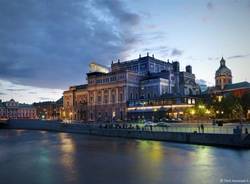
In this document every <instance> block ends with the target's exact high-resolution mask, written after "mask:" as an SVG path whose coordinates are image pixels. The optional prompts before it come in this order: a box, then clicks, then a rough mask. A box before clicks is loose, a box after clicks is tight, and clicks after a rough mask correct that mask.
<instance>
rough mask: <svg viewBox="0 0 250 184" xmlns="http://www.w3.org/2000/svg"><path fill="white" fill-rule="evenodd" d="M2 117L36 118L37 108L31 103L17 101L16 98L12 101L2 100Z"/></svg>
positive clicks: (0, 116)
mask: <svg viewBox="0 0 250 184" xmlns="http://www.w3.org/2000/svg"><path fill="white" fill-rule="evenodd" d="M0 118H8V119H36V118H37V115H36V109H35V108H34V107H33V106H32V105H29V104H22V103H18V102H16V101H15V100H14V99H11V100H10V101H6V102H2V101H0Z"/></svg>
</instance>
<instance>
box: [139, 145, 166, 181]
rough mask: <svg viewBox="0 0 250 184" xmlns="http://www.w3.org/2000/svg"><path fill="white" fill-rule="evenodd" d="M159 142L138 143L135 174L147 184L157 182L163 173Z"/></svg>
mask: <svg viewBox="0 0 250 184" xmlns="http://www.w3.org/2000/svg"><path fill="white" fill-rule="evenodd" d="M163 150H164V149H163V146H162V143H161V142H157V141H143V140H140V141H138V156H137V158H138V159H137V164H136V166H137V167H136V172H138V175H142V176H144V177H145V180H146V181H148V182H149V183H150V182H151V181H155V180H157V178H159V177H160V176H161V175H162V174H163V172H164V169H163V168H164V161H163V160H164V151H163Z"/></svg>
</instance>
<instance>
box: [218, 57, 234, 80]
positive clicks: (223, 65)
mask: <svg viewBox="0 0 250 184" xmlns="http://www.w3.org/2000/svg"><path fill="white" fill-rule="evenodd" d="M221 75H226V76H232V72H231V70H230V69H229V68H228V67H227V66H226V61H225V60H224V58H223V57H222V58H221V60H220V68H219V69H218V70H217V71H216V76H221Z"/></svg>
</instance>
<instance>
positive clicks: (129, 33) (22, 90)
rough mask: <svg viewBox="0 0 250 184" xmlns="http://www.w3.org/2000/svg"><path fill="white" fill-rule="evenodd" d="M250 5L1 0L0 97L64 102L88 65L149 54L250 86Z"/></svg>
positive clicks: (179, 0) (236, 0)
mask: <svg viewBox="0 0 250 184" xmlns="http://www.w3.org/2000/svg"><path fill="white" fill-rule="evenodd" d="M249 17H250V1H249V0H218V1H215V0H214V1H207V0H190V1H186V0H155V1H152V0H136V1H135V0H126V1H125V0H124V1H122V0H71V1H68V0H53V1H51V0H43V1H39V0H22V1H20V0H11V1H10V0H0V99H3V100H9V99H10V98H15V99H16V100H18V101H20V102H27V103H32V102H34V101H46V100H57V99H58V98H60V97H61V96H62V92H63V90H65V89H67V88H68V86H70V85H75V84H82V83H84V82H85V78H86V76H85V73H86V72H87V71H88V64H89V63H90V62H91V61H96V62H99V63H102V64H106V65H110V63H111V61H112V60H117V59H121V60H126V59H134V58H137V57H138V55H139V54H142V55H146V53H147V52H149V53H150V54H154V55H155V57H157V58H159V59H163V60H167V59H170V60H179V61H180V63H181V68H182V69H184V67H185V65H187V64H191V65H192V66H193V71H194V73H195V74H196V77H197V79H202V80H205V81H207V83H208V85H213V83H214V73H215V70H216V69H217V68H218V66H219V60H220V58H221V57H222V56H224V58H225V59H226V61H227V65H228V67H230V68H231V69H232V72H233V76H234V82H240V81H245V80H247V81H250V74H249V70H250V35H249V34H250V22H249Z"/></svg>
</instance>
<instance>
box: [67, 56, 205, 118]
mask: <svg viewBox="0 0 250 184" xmlns="http://www.w3.org/2000/svg"><path fill="white" fill-rule="evenodd" d="M87 82H88V83H87V84H84V85H78V86H71V87H69V90H67V91H64V93H63V112H62V114H63V118H64V119H71V120H82V121H113V120H127V119H129V118H130V117H131V116H129V115H128V113H130V111H129V110H128V108H132V107H131V104H135V105H136V103H130V102H141V101H148V100H152V99H154V100H156V101H157V99H163V98H165V99H167V98H171V99H172V98H179V97H185V96H193V95H198V94H199V93H200V89H199V86H198V85H197V84H196V82H195V75H194V74H193V73H192V67H191V66H187V68H186V71H185V72H181V71H180V67H179V62H177V61H175V62H171V63H170V62H169V61H167V62H166V61H162V60H159V59H156V58H155V57H154V55H153V56H149V54H147V56H145V57H141V56H139V58H138V59H134V60H130V61H124V62H121V61H120V60H118V61H117V62H116V63H114V62H112V64H111V68H110V69H108V68H107V67H103V66H102V65H99V64H96V63H93V64H91V65H90V72H89V73H87ZM161 102H163V103H165V102H166V103H167V102H169V100H165V101H164V100H163V101H162V100H161ZM172 102H174V103H176V104H178V105H181V104H182V103H187V100H183V101H179V100H173V101H172ZM157 103H158V102H157ZM128 104H130V105H129V106H128ZM155 104H156V103H155ZM162 105H164V104H162ZM190 105H191V104H190ZM141 112H143V111H141Z"/></svg>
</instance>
